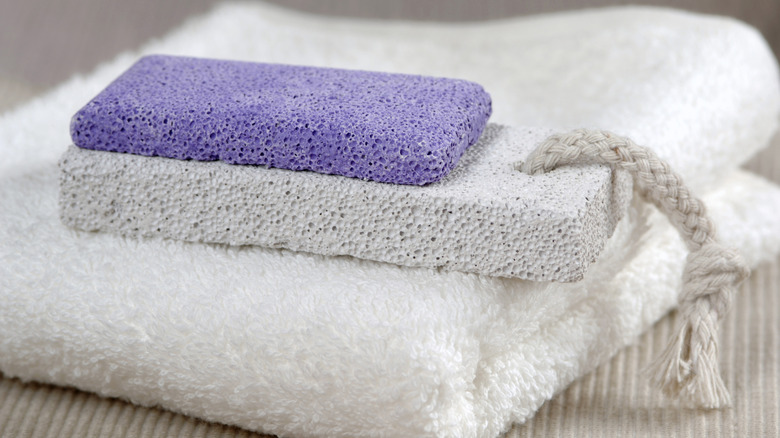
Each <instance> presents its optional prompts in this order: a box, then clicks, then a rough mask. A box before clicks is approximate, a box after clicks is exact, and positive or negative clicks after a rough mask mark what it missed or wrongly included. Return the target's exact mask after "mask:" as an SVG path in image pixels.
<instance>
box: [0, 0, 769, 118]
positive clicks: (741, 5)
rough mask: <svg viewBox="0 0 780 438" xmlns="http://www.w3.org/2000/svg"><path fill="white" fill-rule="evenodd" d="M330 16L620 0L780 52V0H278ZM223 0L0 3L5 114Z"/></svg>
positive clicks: (441, 15)
mask: <svg viewBox="0 0 780 438" xmlns="http://www.w3.org/2000/svg"><path fill="white" fill-rule="evenodd" d="M270 1H271V2H272V3H276V4H279V5H283V6H287V7H289V8H293V9H297V10H301V11H306V12H311V13H316V14H325V15H340V16H349V17H363V18H378V19H393V20H434V21H448V22H453V21H472V20H491V19H498V18H506V17H511V16H517V15H528V14H536V13H544V12H554V11H560V10H565V9H577V8H587V7H598V6H607V5H619V4H637V3H639V4H649V5H659V6H674V7H677V8H682V9H687V10H691V11H697V12H704V13H713V14H720V15H730V16H733V17H736V18H738V19H740V20H743V21H746V22H748V23H750V24H752V25H754V26H756V27H757V28H758V29H759V30H761V32H763V34H764V36H765V37H766V38H767V40H769V42H770V43H771V44H772V45H773V48H774V50H775V53H776V54H777V53H779V52H780V0H679V1H673V0H635V1H627V0H527V1H517V0H471V1H470V0H395V1H393V0H270ZM219 2H220V0H129V1H128V0H0V102H2V106H0V111H2V110H4V109H8V108H10V107H11V106H13V105H14V104H16V103H20V102H22V101H24V100H26V99H27V98H29V97H31V96H34V95H36V94H38V93H40V92H42V91H44V90H46V89H47V88H49V87H51V86H53V85H55V84H57V83H59V82H61V81H63V80H65V79H67V78H68V77H70V76H71V75H73V74H74V73H87V72H89V71H90V70H91V69H93V68H94V67H95V66H96V65H97V64H98V63H99V62H101V61H105V60H108V59H110V58H111V57H112V56H114V55H115V54H117V53H119V52H121V51H124V50H128V49H133V48H136V47H138V46H139V45H141V44H142V43H143V42H145V41H146V40H148V39H150V38H153V37H158V36H162V35H164V34H165V33H166V32H167V31H169V30H171V29H173V28H174V27H176V26H177V25H179V24H180V23H181V22H182V21H184V20H185V19H187V18H188V17H190V16H193V15H196V14H201V13H204V12H206V11H208V10H209V9H210V8H211V7H212V6H213V5H214V4H216V3H219Z"/></svg>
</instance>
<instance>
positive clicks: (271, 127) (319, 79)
mask: <svg viewBox="0 0 780 438" xmlns="http://www.w3.org/2000/svg"><path fill="white" fill-rule="evenodd" d="M490 112H491V100H490V96H489V95H488V94H487V93H486V92H485V90H484V89H483V88H482V87H481V86H480V85H479V84H476V83H474V82H469V81H464V80H457V79H448V78H434V77H429V76H420V75H403V74H391V73H378V72H367V71H356V70H343V69H333V68H318V67H303V66H292V65H281V64H260V63H250V62H237V61H221V60H214V59H199V58H188V57H178V56H163V55H155V56H147V57H144V58H142V59H140V60H139V61H138V62H137V63H136V64H135V65H133V66H132V67H131V68H130V69H129V70H127V71H126V72H125V73H123V74H122V75H121V76H120V77H119V78H118V79H117V80H115V81H114V82H112V83H111V84H110V85H109V86H108V87H107V88H106V89H105V90H103V91H102V92H101V93H100V94H98V95H97V96H96V97H95V98H94V99H92V100H91V101H90V102H89V103H88V104H87V105H86V106H85V107H84V108H82V109H81V110H79V111H78V113H76V115H75V116H74V117H73V119H72V122H71V137H72V139H73V142H74V144H75V145H76V146H79V147H82V148H87V149H94V150H103V151H113V152H128V153H133V154H140V155H147V156H162V157H169V158H179V159H193V160H202V161H213V160H221V161H225V162H227V163H232V164H262V165H269V166H272V167H279V168H284V169H291V170H304V169H305V170H313V171H316V172H320V173H328V174H338V175H344V176H350V177H356V178H361V179H367V180H373V181H381V182H390V183H397V184H417V185H421V184H427V183H430V182H433V181H438V180H439V179H441V178H442V177H443V176H444V175H446V174H447V173H448V172H449V171H450V170H452V168H453V167H455V165H456V164H457V162H458V160H459V159H460V157H461V155H462V154H463V151H465V150H466V148H468V147H469V146H471V145H472V144H474V143H475V142H476V141H477V139H478V138H479V135H480V133H481V132H482V130H483V129H484V128H485V124H486V123H487V120H488V118H489V117H490Z"/></svg>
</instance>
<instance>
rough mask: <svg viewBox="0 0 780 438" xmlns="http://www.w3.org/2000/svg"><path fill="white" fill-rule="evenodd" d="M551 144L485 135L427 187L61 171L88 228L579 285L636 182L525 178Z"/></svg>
mask: <svg viewBox="0 0 780 438" xmlns="http://www.w3.org/2000/svg"><path fill="white" fill-rule="evenodd" d="M550 133H551V132H550V131H548V130H545V129H541V130H540V129H531V128H528V129H516V128H509V127H504V126H499V125H488V127H487V129H486V130H485V132H484V133H483V135H482V137H481V138H480V141H479V142H478V143H477V144H476V145H474V146H472V147H471V148H470V149H469V150H468V151H467V152H466V154H465V155H464V156H463V157H462V159H461V161H460V163H459V164H458V166H457V167H456V168H455V169H454V170H453V171H452V172H451V173H450V174H449V175H448V176H447V177H445V178H444V179H443V180H442V181H440V182H438V183H434V184H430V185H428V186H425V187H417V186H406V185H395V184H383V183H377V182H370V181H362V180H359V179H355V178H346V177H342V176H334V175H322V174H318V173H314V172H305V171H298V172H294V171H289V170H284V169H272V168H266V167H260V166H237V165H229V164H225V163H221V162H197V161H182V160H174V159H168V158H161V157H153V158H150V157H142V156H136V155H130V154H122V153H112V152H101V151H91V150H85V149H80V148H77V147H75V146H73V147H71V148H69V149H68V151H67V152H66V153H65V155H64V156H63V158H62V159H61V160H60V169H61V178H60V214H61V218H62V221H63V222H64V223H65V224H67V225H69V226H72V227H75V228H79V229H82V230H88V231H94V230H100V231H109V232H116V233H120V234H123V235H128V236H146V237H151V236H162V237H168V238H175V239H181V240H187V241H194V242H213V243H226V244H231V245H262V246H268V247H280V248H288V249H293V250H301V251H308V252H313V253H317V254H323V255H352V256H356V257H360V258H364V259H369V260H377V261H383V262H390V263H394V264H397V265H402V266H414V267H432V268H435V267H442V268H445V269H447V270H458V271H465V272H475V273H480V274H486V275H492V276H503V277H517V278H524V279H532V280H558V281H573V280H579V279H581V278H582V277H583V275H584V273H585V270H586V269H587V267H588V265H590V264H591V263H592V262H594V261H595V260H596V257H597V256H598V254H599V252H600V251H601V249H602V248H603V247H604V244H605V242H606V240H607V239H608V238H609V236H610V235H611V234H612V232H613V230H614V229H615V224H616V223H617V221H618V220H619V219H620V216H621V215H622V212H623V211H624V209H625V207H626V205H627V204H628V200H629V199H630V196H631V182H630V179H629V177H628V176H627V175H624V174H623V173H617V174H616V176H615V178H613V177H612V175H611V172H610V171H609V168H608V167H605V166H599V165H585V166H570V167H565V168H562V169H559V170H556V171H554V172H551V173H549V174H546V175H539V176H533V177H532V176H529V175H526V174H524V173H522V172H520V171H519V170H516V169H515V168H514V163H515V162H516V161H517V160H518V159H522V158H524V157H526V156H527V155H528V154H529V153H530V151H531V150H532V149H533V148H534V147H535V146H536V145H537V144H538V143H539V142H541V141H542V140H544V138H545V137H546V136H548V135H549V134H550ZM613 179H614V181H613Z"/></svg>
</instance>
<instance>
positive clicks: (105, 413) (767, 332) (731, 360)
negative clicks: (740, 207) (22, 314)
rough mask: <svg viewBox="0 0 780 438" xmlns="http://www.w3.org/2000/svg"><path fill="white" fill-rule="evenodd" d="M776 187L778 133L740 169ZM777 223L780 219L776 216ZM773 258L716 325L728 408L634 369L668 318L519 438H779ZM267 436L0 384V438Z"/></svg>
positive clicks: (779, 329)
mask: <svg viewBox="0 0 780 438" xmlns="http://www.w3.org/2000/svg"><path fill="white" fill-rule="evenodd" d="M746 167H747V168H748V169H750V170H752V171H754V172H756V173H759V174H761V175H764V176H765V177H768V178H769V179H771V180H773V181H775V182H778V183H780V137H776V138H775V141H774V143H773V146H772V147H770V148H769V149H768V150H766V151H764V152H762V153H761V154H759V156H757V157H756V158H755V159H753V160H752V161H751V162H750V163H749V164H748V165H747V166H746ZM778 220H780V219H778ZM778 295H780V258H778V259H777V260H775V261H774V262H773V263H770V264H767V265H765V266H762V267H761V268H759V269H756V270H755V271H754V272H753V275H752V276H751V278H750V279H749V280H748V281H747V282H746V283H745V284H744V285H743V286H742V289H741V290H740V292H739V294H738V295H737V299H736V300H735V305H734V308H733V309H732V311H731V312H730V313H729V314H728V315H727V317H726V320H725V321H724V324H723V329H722V333H721V336H722V342H721V370H722V372H723V374H724V377H725V380H726V384H727V385H728V387H729V391H731V394H732V396H733V398H734V400H735V402H734V406H733V407H732V408H731V409H727V410H722V411H694V410H690V409H683V408H680V407H679V404H677V403H674V402H670V401H669V400H667V399H666V398H664V397H663V396H662V394H661V393H660V392H659V391H658V390H656V389H655V388H653V387H651V386H650V385H649V384H648V380H647V376H646V375H644V374H643V373H642V372H641V371H642V370H643V369H644V368H645V367H646V366H647V364H649V363H650V361H651V360H652V358H655V357H656V356H657V355H658V353H659V352H660V351H661V349H662V348H663V347H664V346H665V343H666V342H667V340H668V338H669V334H670V333H671V330H672V328H673V326H674V319H675V318H676V314H675V313H673V314H671V315H669V316H667V317H666V318H664V319H663V320H661V321H660V322H659V323H658V324H656V325H655V326H654V327H653V328H652V329H651V330H649V331H648V332H647V333H645V334H644V335H643V336H642V337H641V338H640V339H639V341H638V343H637V344H636V345H634V346H631V347H628V348H625V349H624V350H622V351H621V352H620V353H619V354H618V355H616V356H615V357H614V358H612V360H610V361H609V362H607V363H606V364H604V365H602V366H601V367H599V368H598V369H596V370H595V371H594V372H593V373H591V374H589V375H587V376H585V377H583V378H582V379H580V380H579V381H577V382H575V383H574V384H572V385H571V386H570V387H569V388H568V389H567V390H566V391H564V392H563V393H561V394H559V395H558V396H556V397H555V398H554V399H552V400H551V401H549V402H548V403H546V404H545V405H544V406H542V408H541V409H540V410H539V412H538V413H537V414H536V416H534V417H533V418H532V419H531V420H530V421H529V422H528V423H526V424H524V425H518V426H515V427H514V428H513V429H512V430H511V431H510V432H509V433H508V434H507V437H509V438H520V437H572V436H576V437H593V436H598V437H625V436H633V437H645V436H647V437H655V436H663V437H708V438H710V437H732V436H736V437H780V296H778ZM104 436H111V437H125V438H135V437H209V438H217V437H220V438H228V437H230V438H233V437H268V435H259V434H255V433H251V432H247V431H244V430H240V429H237V428H232V427H228V426H223V425H219V424H212V423H207V422H204V421H201V420H197V419H193V418H190V417H186V416H183V415H179V414H174V413H171V412H168V411H164V410H160V409H149V408H142V407H138V406H134V405H132V404H130V403H127V402H124V401H120V400H116V399H104V398H101V397H98V396H96V395H93V394H88V393H85V392H81V391H78V390H74V389H66V388H60V387H55V386H50V385H41V384H37V383H22V382H20V381H18V380H16V379H7V378H2V379H1V380H0V437H104Z"/></svg>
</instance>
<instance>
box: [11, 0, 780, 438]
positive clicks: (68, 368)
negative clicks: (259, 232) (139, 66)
mask: <svg viewBox="0 0 780 438" xmlns="http://www.w3.org/2000/svg"><path fill="white" fill-rule="evenodd" d="M605 24H609V26H606V25H605ZM402 30H404V31H405V32H407V33H406V34H405V35H406V36H398V37H396V35H395V34H396V33H397V32H401V31H402ZM643 32H644V33H645V37H644V38H641V37H640V36H637V34H642V33H643ZM455 36H458V38H461V39H464V37H468V38H465V40H466V42H464V43H462V45H458V43H455V42H453V40H454V37H455ZM692 40H695V41H692ZM334 42H338V44H334ZM605 42H612V43H614V44H611V45H610V46H609V47H607V46H605V44H604V43H605ZM615 42H619V43H620V44H618V43H615ZM623 44H625V45H623ZM447 47H449V49H447V50H444V49H443V48H447ZM575 48H576V49H577V50H575ZM367 49H371V50H372V51H366V50H367ZM151 51H157V52H168V53H181V54H184V53H186V54H191V55H200V56H212V57H217V56H219V57H230V58H239V59H254V60H258V61H286V62H298V63H307V64H319V65H323V64H326V65H336V66H341V67H361V68H371V69H381V70H395V71H410V72H420V73H432V74H436V73H437V72H438V73H439V74H443V73H444V72H449V73H448V74H447V75H449V76H453V75H454V76H461V77H467V78H471V79H476V80H478V81H481V82H483V83H485V85H486V87H487V88H488V90H489V91H490V92H491V93H492V94H493V96H494V102H496V112H495V117H496V120H495V121H499V122H514V123H515V124H519V123H522V122H525V123H526V124H528V123H535V124H539V125H543V124H544V125H547V126H555V127H563V126H566V125H585V126H589V125H592V126H598V127H602V128H608V129H612V130H615V131H618V132H620V133H622V134H629V135H631V136H633V137H634V138H636V139H637V140H638V141H640V142H641V143H644V144H646V145H650V146H653V147H654V148H655V149H656V150H657V151H659V153H661V154H662V155H663V154H665V156H666V158H667V159H669V160H670V161H671V162H672V163H673V164H674V165H675V167H677V168H679V169H681V171H682V172H683V173H685V174H686V175H685V176H686V177H687V178H689V179H690V180H691V181H694V182H695V183H696V185H697V186H698V187H700V188H701V189H702V190H705V188H708V187H715V186H717V188H716V189H713V190H707V192H708V194H707V196H706V197H705V200H706V201H707V202H708V203H709V205H710V209H711V211H712V213H713V216H714V218H715V220H716V222H718V223H719V225H720V229H721V237H722V238H723V240H724V241H726V243H728V244H731V245H734V246H737V247H738V248H739V249H741V250H742V251H743V253H744V254H745V256H746V258H747V259H748V261H749V262H750V263H751V264H753V265H755V264H756V263H758V262H759V261H760V260H763V259H766V258H768V257H770V256H771V255H773V254H775V253H776V252H777V251H778V250H780V223H778V221H777V220H776V219H775V218H776V217H777V215H778V214H779V213H780V189H778V188H776V187H775V186H774V185H772V184H770V183H767V182H765V181H763V180H760V179H758V178H756V177H753V176H750V175H747V174H744V173H740V172H737V173H731V174H730V175H729V176H724V174H725V173H727V172H726V169H728V168H732V167H733V166H734V165H735V164H736V163H737V162H739V161H740V160H743V159H745V158H747V157H749V156H750V155H751V153H752V152H753V151H755V150H756V149H758V148H759V147H761V146H763V145H764V144H765V142H766V139H767V138H768V137H769V135H770V134H771V132H772V130H773V129H774V127H775V125H776V122H777V108H778V102H780V97H779V96H778V95H779V94H780V93H779V92H778V87H777V83H776V81H777V78H776V74H777V70H776V66H775V64H774V61H773V60H772V59H771V55H769V53H768V51H767V50H766V47H765V46H764V44H763V42H762V41H761V40H760V38H759V37H758V36H757V35H756V34H755V33H754V32H753V31H752V30H750V29H747V28H745V27H743V26H742V25H739V24H736V23H733V22H731V21H729V20H723V19H714V18H702V17H698V16H693V15H689V14H683V13H675V12H669V11H659V10H647V9H616V10H607V11H604V12H591V13H587V14H582V15H577V14H563V15H559V16H548V17H541V18H528V19H518V20H509V21H505V22H501V23H493V24H483V25H459V26H433V25H406V24H392V25H380V24H377V23H368V22H367V23H357V22H351V21H341V20H323V21H322V22H320V21H316V20H314V19H311V18H306V17H302V16H297V15H295V14H289V13H286V12H281V11H278V10H276V9H273V8H268V7H266V6H262V5H228V6H224V7H221V8H218V9H217V10H215V11H214V12H212V13H211V14H209V15H208V16H206V17H205V18H203V19H200V20H196V21H193V22H191V23H189V24H188V25H186V26H184V27H183V28H182V29H181V30H179V31H177V32H175V33H173V34H172V35H170V36H169V37H166V38H165V39H164V40H162V41H160V42H157V43H153V44H151V45H149V46H147V47H146V48H145V49H144V50H143V52H151ZM583 52H584V53H583ZM529 53H530V54H533V53H535V54H536V55H528V54H529ZM545 54H547V55H545ZM621 54H622V55H621ZM456 55H457V56H456ZM543 55H545V56H543ZM585 55H588V56H585ZM135 56H136V55H125V56H122V57H120V58H118V59H117V60H115V61H114V62H113V63H111V64H109V65H106V66H104V67H102V68H101V69H99V70H98V71H97V72H96V73H95V74H93V75H91V76H90V77H89V78H87V79H79V78H76V79H74V80H72V81H70V82H68V83H67V84H65V85H64V86H62V87H60V88H59V89H57V90H55V91H54V92H52V93H50V94H49V95H47V96H45V97H43V98H41V99H39V100H36V101H34V102H32V103H30V104H29V105H27V106H25V107H22V108H20V109H19V110H17V111H15V112H13V113H10V114H8V115H6V116H4V117H3V118H2V120H0V156H2V157H3V160H2V161H0V262H1V263H0V303H2V306H0V370H1V371H2V372H4V373H5V374H6V375H9V376H15V377H20V378H22V379H32V380H38V381H43V382H51V383H56V384H62V385H72V386H76V387H78V388H82V389H85V390H89V391H94V392H97V393H100V394H103V395H108V396H119V397H123V398H128V399H130V400H132V401H134V402H136V403H140V404H147V405H153V404H158V405H161V406H163V407H165V408H168V409H172V410H176V411H179V412H184V413H188V414H191V415H195V416H198V417H201V418H205V419H209V420H213V421H219V422H224V423H229V424H236V425H239V426H242V427H247V428H250V429H256V430H262V431H267V432H271V433H277V434H286V435H287V434H289V435H294V436H332V435H364V436H365V435H385V436H426V435H428V436H488V437H491V436H495V435H496V434H498V433H500V432H501V431H503V430H505V429H506V428H507V427H509V425H510V424H511V423H512V422H522V421H524V420H525V419H527V418H528V417H529V416H531V415H532V414H533V412H534V411H535V410H536V409H537V408H538V407H539V406H540V404H541V403H542V402H543V401H544V400H545V399H548V398H550V397H551V396H552V395H553V394H554V393H555V392H557V391H559V390H561V389H562V388H564V387H565V386H566V385H567V384H568V383H570V382H571V381H572V380H574V379H576V378H577V377H578V376H581V375H582V374H584V373H586V372H588V371H589V370H591V369H592V368H594V367H595V366H597V365H598V364H599V363H601V362H602V361H604V360H606V359H607V358H608V357H610V356H611V355H612V354H614V352H615V351H616V350H617V349H619V348H620V347H621V346H623V345H626V344H627V343H629V342H631V341H633V340H634V339H635V338H636V336H637V335H638V334H640V333H641V332H642V331H643V330H645V329H646V328H647V327H648V326H649V325H650V324H652V323H653V322H654V321H655V320H657V319H658V318H659V317H660V316H661V315H663V314H664V313H665V312H666V311H667V310H668V309H670V308H671V307H673V306H674V304H675V297H676V294H677V289H678V286H679V282H680V280H679V278H680V273H681V270H682V260H683V258H684V256H685V254H684V247H683V245H682V243H681V242H680V241H679V239H678V238H677V237H676V235H675V234H674V232H673V231H672V230H671V228H670V227H669V226H668V224H667V223H666V222H665V219H663V218H661V217H660V216H659V215H658V214H657V213H655V212H654V210H653V209H652V208H650V207H647V206H644V205H642V204H641V203H640V202H638V201H637V202H635V203H634V204H633V207H632V209H631V210H630V212H629V214H628V215H627V218H626V219H624V220H623V221H621V223H620V224H619V226H618V230H617V231H616V232H615V235H614V236H613V238H611V239H610V241H609V243H608V245H607V248H606V249H605V250H604V252H603V254H602V257H601V258H600V260H599V261H598V262H597V263H596V265H594V266H593V267H592V268H591V270H590V272H589V273H588V275H587V276H586V279H585V280H583V281H582V282H579V283H573V284H558V283H533V282H527V281H521V280H508V279H502V278H490V277H482V276H478V275H473V274H463V273H456V272H449V273H445V272H438V271H436V270H429V269H408V268H400V267H396V266H392V265H386V264H381V263H375V262H368V261H362V260H356V259H352V258H348V257H337V258H325V257H320V256H315V255H308V254H301V253H293V252H289V251H281V250H269V249H263V248H255V247H226V246H218V245H202V244H191V243H183V242H177V241H167V240H157V239H146V240H133V239H125V238H121V237H116V236H112V235H108V234H93V233H83V232H77V231H73V230H70V229H67V228H65V227H64V226H62V225H61V224H60V223H59V221H58V219H57V207H56V204H57V199H56V196H57V187H56V185H57V184H56V178H57V171H56V165H55V163H56V159H57V157H58V156H59V154H61V153H62V151H64V149H65V147H66V146H67V144H68V139H67V132H68V131H67V123H68V119H69V117H70V115H71V114H72V113H73V112H75V110H76V109H77V108H78V107H79V106H80V105H82V104H83V103H84V102H85V101H86V100H87V99H88V98H89V97H91V95H93V94H95V93H96V92H97V91H99V89H100V88H101V87H102V86H104V85H105V84H106V83H107V81H108V80H110V79H111V78H112V77H114V76H115V75H117V74H118V73H119V72H120V71H122V70H123V69H124V68H126V67H127V66H128V64H129V63H130V62H132V60H134V59H135ZM524 56H525V58H523V57H524ZM626 57H630V59H628V60H627V59H626ZM670 57H671V58H672V59H674V62H673V65H671V66H666V65H665V64H664V60H666V59H668V58H670ZM721 57H724V58H729V60H730V62H726V61H723V60H722V59H720V58H721ZM480 59H481V60H483V61H485V62H487V61H488V60H491V62H492V63H493V64H494V65H493V66H492V67H491V68H486V67H485V65H483V64H477V65H473V64H472V63H473V62H475V61H476V60H480ZM518 59H520V60H521V62H518V63H517V64H516V63H515V62H516V61H517V60H518ZM591 59H598V60H599V64H598V65H599V66H600V68H601V70H599V71H597V72H594V71H593V70H592V68H582V70H581V74H576V75H575V74H573V73H572V71H573V70H574V69H578V68H581V67H583V63H587V62H589V60H591ZM500 60H501V61H502V62H503V64H501V65H502V67H495V64H496V63H498V62H499V61H500ZM503 60H506V62H504V61H503ZM567 60H568V61H567ZM653 60H654V61H653ZM627 61H634V62H627ZM567 62H571V64H567ZM594 66H595V65H590V67H594ZM586 67H588V66H587V65H586ZM697 68H698V70H697ZM632 69H633V70H632ZM627 70H628V71H627ZM692 75H693V76H695V78H694V79H690V76H692ZM718 84H720V86H719V85H718ZM726 84H728V87H727V85H726ZM518 96H520V97H518ZM564 97H565V99H564ZM662 128H663V129H662ZM694 139H696V140H697V142H696V143H695V144H702V145H705V146H706V147H707V149H705V150H706V151H707V153H706V156H701V155H700V154H701V151H702V149H697V148H690V147H683V146H684V145H687V144H689V143H688V142H691V143H690V144H693V143H692V140H694ZM716 179H720V180H721V181H720V182H719V183H718V184H716V181H715V180H716Z"/></svg>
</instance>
